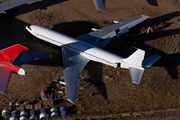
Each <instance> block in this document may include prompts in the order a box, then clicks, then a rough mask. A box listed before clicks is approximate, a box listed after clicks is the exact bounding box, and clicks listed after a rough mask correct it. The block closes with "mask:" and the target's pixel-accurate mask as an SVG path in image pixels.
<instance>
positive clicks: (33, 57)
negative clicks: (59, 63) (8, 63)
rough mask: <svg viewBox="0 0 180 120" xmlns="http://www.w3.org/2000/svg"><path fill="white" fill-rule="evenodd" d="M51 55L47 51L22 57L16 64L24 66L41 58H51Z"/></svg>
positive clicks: (17, 59) (19, 57)
mask: <svg viewBox="0 0 180 120" xmlns="http://www.w3.org/2000/svg"><path fill="white" fill-rule="evenodd" d="M49 55H50V53H48V52H46V51H42V52H36V53H30V54H25V55H20V56H18V57H17V58H16V59H15V61H14V64H16V65H22V64H24V63H28V62H31V61H33V60H37V59H39V58H41V57H44V56H49Z"/></svg>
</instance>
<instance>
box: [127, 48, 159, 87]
mask: <svg viewBox="0 0 180 120" xmlns="http://www.w3.org/2000/svg"><path fill="white" fill-rule="evenodd" d="M144 55H145V51H143V50H140V49H138V50H137V51H135V52H134V53H133V54H132V55H131V56H129V57H128V58H126V59H124V61H126V62H127V63H128V64H130V66H129V67H128V68H129V72H130V75H131V80H132V82H133V83H135V84H139V83H140V81H141V78H142V75H143V73H144V70H145V69H146V68H148V67H150V66H151V65H152V64H153V63H155V62H156V61H157V60H159V59H160V58H161V56H159V55H153V56H150V57H147V58H145V59H144Z"/></svg>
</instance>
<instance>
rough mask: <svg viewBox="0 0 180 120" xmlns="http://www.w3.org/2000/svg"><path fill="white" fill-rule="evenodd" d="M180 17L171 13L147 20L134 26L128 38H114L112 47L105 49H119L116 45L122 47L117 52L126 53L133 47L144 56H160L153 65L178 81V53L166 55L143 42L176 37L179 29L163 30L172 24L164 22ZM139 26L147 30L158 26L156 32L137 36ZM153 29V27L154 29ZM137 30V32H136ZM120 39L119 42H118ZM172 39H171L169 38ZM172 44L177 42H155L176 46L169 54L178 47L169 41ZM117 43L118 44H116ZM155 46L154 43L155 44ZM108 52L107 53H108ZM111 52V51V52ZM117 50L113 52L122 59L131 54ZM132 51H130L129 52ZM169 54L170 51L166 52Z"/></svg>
mask: <svg viewBox="0 0 180 120" xmlns="http://www.w3.org/2000/svg"><path fill="white" fill-rule="evenodd" d="M179 15H180V12H173V13H170V14H166V15H163V16H160V17H157V18H154V19H148V20H146V21H145V22H143V23H142V24H139V25H137V26H135V27H134V28H132V29H131V30H130V31H129V33H128V36H125V35H124V36H122V37H121V38H115V39H116V40H114V41H112V42H113V43H112V44H114V45H111V44H109V45H110V46H108V45H107V49H109V50H110V49H111V47H112V46H113V47H114V48H115V46H116V48H119V47H118V46H117V45H119V46H122V47H121V48H120V50H118V51H126V50H127V49H130V46H134V47H136V48H139V49H142V50H145V51H146V56H147V57H148V56H151V55H153V54H157V55H160V56H162V58H161V59H160V60H158V61H157V62H156V63H155V64H154V65H155V66H160V67H164V68H166V70H167V71H168V73H169V75H170V76H171V77H172V78H173V79H178V70H177V66H178V65H180V61H179V60H180V53H174V54H168V53H166V52H164V51H161V50H159V49H156V48H154V47H153V46H149V45H147V44H145V42H147V41H151V40H155V39H158V38H162V37H168V36H172V35H177V34H179V33H180V29H179V28H177V29H173V30H163V29H164V28H166V27H169V26H170V25H171V24H173V23H168V22H166V21H168V20H170V19H172V18H174V17H177V16H179ZM140 26H141V27H143V26H144V27H146V28H148V27H149V26H151V27H152V26H160V27H158V28H157V30H155V31H153V32H150V33H149V34H147V33H146V32H145V33H144V34H140V35H138V33H139V32H140ZM154 28H155V27H154ZM138 29H139V30H138ZM119 39H121V40H119ZM170 39H172V37H171V38H170ZM171 41H172V42H177V43H171V42H169V41H168V40H166V42H165V40H161V41H157V42H159V43H158V44H159V46H160V47H161V46H166V47H168V44H169V43H170V44H177V47H175V48H172V50H171V52H172V53H173V52H176V50H178V46H179V44H180V43H178V41H174V40H171ZM117 42H118V44H117ZM155 44H156V42H155ZM167 49H168V48H167ZM109 50H108V51H109ZM112 51H113V50H112ZM118 51H117V50H115V51H114V52H115V53H116V54H119V55H121V56H123V57H128V56H129V55H130V54H132V52H130V54H127V53H126V52H124V53H123V52H119V53H118ZM130 51H132V50H130ZM167 52H170V51H167Z"/></svg>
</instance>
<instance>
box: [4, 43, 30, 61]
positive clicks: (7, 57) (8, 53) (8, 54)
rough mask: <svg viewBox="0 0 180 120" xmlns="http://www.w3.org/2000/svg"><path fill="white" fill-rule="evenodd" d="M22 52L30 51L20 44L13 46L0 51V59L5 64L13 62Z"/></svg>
mask: <svg viewBox="0 0 180 120" xmlns="http://www.w3.org/2000/svg"><path fill="white" fill-rule="evenodd" d="M22 50H28V48H27V47H24V46H22V45H20V44H16V45H13V46H11V47H8V48H5V49H2V50H0V59H1V61H3V62H11V63H12V62H13V61H14V60H15V59H16V57H17V56H18V55H19V54H20V53H21V51H22Z"/></svg>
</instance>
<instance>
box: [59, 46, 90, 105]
mask: <svg viewBox="0 0 180 120" xmlns="http://www.w3.org/2000/svg"><path fill="white" fill-rule="evenodd" d="M62 54H63V55H62V56H63V65H64V77H65V84H66V94H67V99H68V100H69V101H70V102H72V103H74V104H75V102H76V95H77V90H78V88H79V82H80V79H79V77H80V74H81V72H82V70H83V69H84V67H85V66H86V64H87V63H88V62H89V59H87V58H85V57H83V56H81V55H80V54H78V53H75V52H73V51H71V50H69V49H66V48H65V47H62Z"/></svg>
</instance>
